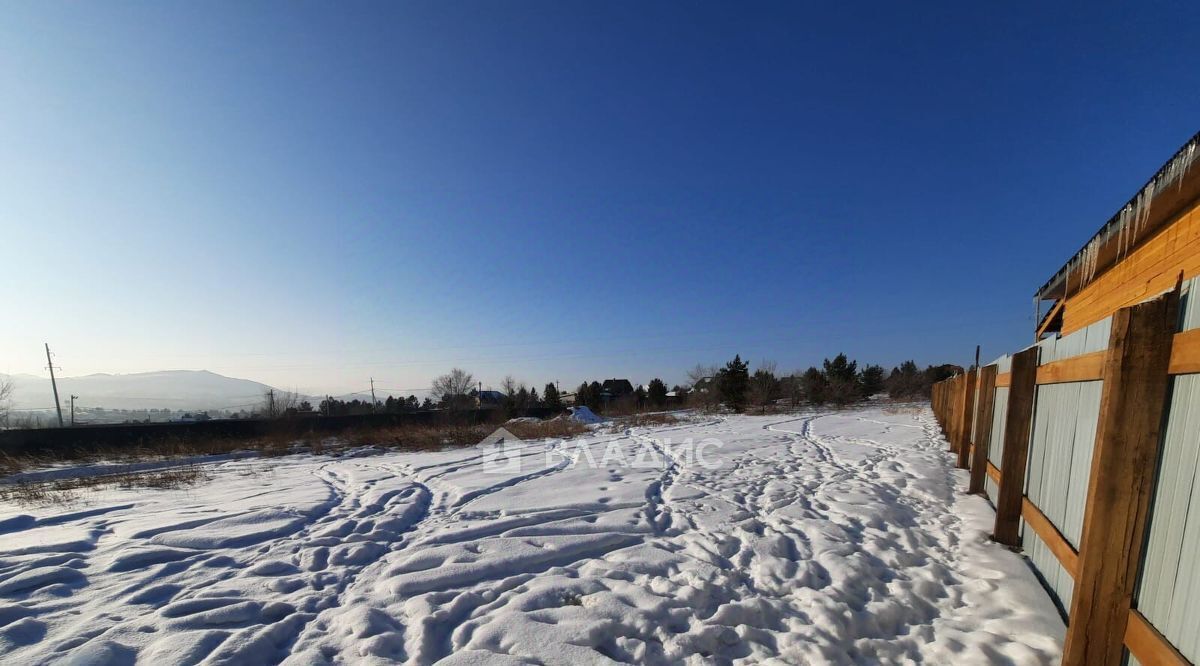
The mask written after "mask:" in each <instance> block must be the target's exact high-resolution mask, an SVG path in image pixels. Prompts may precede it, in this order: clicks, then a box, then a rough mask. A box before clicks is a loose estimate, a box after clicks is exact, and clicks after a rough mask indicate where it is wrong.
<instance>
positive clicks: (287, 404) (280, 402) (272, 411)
mask: <svg viewBox="0 0 1200 666" xmlns="http://www.w3.org/2000/svg"><path fill="white" fill-rule="evenodd" d="M299 403H300V394H299V393H296V392H295V391H276V390H275V389H267V390H266V391H264V392H263V402H262V415H263V416H265V417H266V418H269V419H277V418H280V417H282V416H286V415H287V413H288V410H294V409H296V406H297V405H298V404H299Z"/></svg>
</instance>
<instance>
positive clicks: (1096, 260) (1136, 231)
mask: <svg viewBox="0 0 1200 666" xmlns="http://www.w3.org/2000/svg"><path fill="white" fill-rule="evenodd" d="M1197 160H1200V133H1197V134H1195V135H1194V136H1192V138H1191V139H1189V140H1188V141H1187V143H1185V144H1184V145H1183V147H1182V148H1180V149H1179V150H1178V151H1176V153H1175V155H1173V156H1172V157H1171V159H1170V160H1167V163H1166V164H1164V165H1163V166H1162V168H1160V169H1159V170H1158V171H1157V172H1156V173H1155V174H1154V177H1152V178H1151V179H1150V181H1149V182H1147V183H1146V184H1145V185H1144V186H1142V188H1141V189H1140V190H1138V192H1137V194H1135V195H1134V196H1133V198H1132V199H1130V200H1129V202H1128V203H1126V204H1125V205H1124V206H1122V207H1121V209H1120V210H1118V211H1117V213H1116V214H1115V215H1113V216H1112V217H1111V218H1109V220H1108V222H1106V223H1104V226H1102V227H1100V230H1099V231H1097V232H1096V234H1095V235H1094V236H1092V237H1091V239H1089V240H1088V242H1087V243H1085V244H1084V246H1083V247H1082V248H1080V249H1079V251H1078V252H1076V253H1075V255H1074V256H1073V257H1071V259H1070V260H1069V261H1067V263H1066V264H1065V265H1063V267H1062V268H1060V269H1059V270H1058V272H1056V273H1055V274H1054V275H1052V276H1051V277H1050V279H1049V280H1047V281H1046V284H1044V285H1042V287H1041V288H1040V289H1038V290H1037V293H1036V294H1035V297H1036V298H1038V299H1039V300H1043V299H1061V298H1065V297H1067V296H1069V295H1071V294H1073V293H1076V292H1078V291H1079V289H1080V288H1082V287H1083V286H1085V285H1086V284H1087V283H1088V282H1090V281H1091V280H1092V278H1094V277H1096V276H1097V275H1099V274H1100V273H1102V272H1104V271H1105V270H1107V269H1108V268H1109V267H1111V266H1112V265H1113V264H1115V263H1117V262H1119V261H1121V260H1122V259H1124V258H1125V256H1126V255H1127V254H1129V252H1130V251H1131V250H1133V248H1134V247H1136V246H1137V245H1138V244H1139V243H1141V241H1143V240H1145V239H1147V238H1149V237H1150V236H1151V235H1153V233H1154V232H1156V231H1158V230H1159V229H1160V228H1162V227H1163V226H1164V225H1166V224H1168V223H1169V222H1170V221H1171V220H1173V219H1175V217H1176V216H1177V215H1178V214H1179V213H1180V212H1182V211H1183V209H1184V208H1185V207H1186V206H1187V205H1189V204H1191V203H1192V202H1193V201H1195V200H1196V199H1197V197H1200V169H1193V168H1192V167H1193V165H1194V164H1195V163H1196V161H1197Z"/></svg>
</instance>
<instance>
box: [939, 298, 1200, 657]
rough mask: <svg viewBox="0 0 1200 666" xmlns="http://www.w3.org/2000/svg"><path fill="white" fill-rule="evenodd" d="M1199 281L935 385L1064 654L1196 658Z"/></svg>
mask: <svg viewBox="0 0 1200 666" xmlns="http://www.w3.org/2000/svg"><path fill="white" fill-rule="evenodd" d="M1197 373H1200V278H1197V279H1193V280H1191V281H1190V282H1189V283H1186V284H1180V285H1178V286H1177V287H1176V289H1175V290H1174V291H1172V292H1168V293H1166V294H1163V295H1161V296H1159V297H1157V298H1155V299H1152V300H1149V301H1146V302H1144V303H1140V304H1137V305H1133V306H1130V307H1126V308H1123V309H1121V310H1119V311H1117V312H1116V313H1114V314H1113V315H1112V316H1111V317H1108V318H1106V319H1104V320H1101V321H1099V322H1096V323H1094V324H1092V325H1090V326H1088V327H1086V328H1083V329H1080V330H1078V331H1075V332H1073V333H1071V334H1070V335H1067V336H1059V337H1055V338H1051V339H1048V340H1043V341H1042V342H1039V343H1037V344H1035V345H1033V346H1031V347H1029V348H1027V349H1025V350H1022V351H1020V352H1017V353H1015V354H1013V355H1012V356H1004V357H1001V358H1000V359H997V361H996V362H994V363H992V364H990V365H987V366H985V367H983V368H977V369H973V370H972V371H970V372H967V373H965V374H962V375H958V376H955V377H951V378H949V379H947V380H945V381H942V382H939V383H938V384H936V385H935V386H934V389H933V396H932V406H933V410H934V413H935V415H936V417H937V419H938V422H939V423H940V424H941V426H942V429H943V431H944V432H945V434H946V439H947V440H948V441H949V443H950V449H951V452H952V453H955V454H957V456H958V464H959V466H961V467H967V468H969V469H970V470H971V481H970V486H969V491H970V492H972V493H978V494H982V495H985V496H986V497H988V499H989V500H990V501H991V502H992V503H993V505H994V506H995V508H996V519H995V524H994V526H993V538H994V539H995V540H996V541H998V542H1000V543H1003V544H1006V545H1009V546H1013V547H1021V548H1023V549H1024V551H1025V553H1026V554H1027V556H1028V557H1029V560H1030V563H1031V564H1032V565H1033V567H1034V568H1035V570H1037V571H1038V573H1039V575H1040V576H1041V578H1042V580H1043V583H1044V584H1045V585H1046V586H1047V588H1048V590H1049V591H1050V592H1051V593H1052V596H1054V597H1055V600H1056V602H1057V603H1058V604H1059V606H1060V609H1061V610H1062V611H1063V613H1064V615H1065V616H1066V619H1067V623H1068V629H1067V637H1066V642H1065V644H1064V648H1063V663H1064V664H1069V665H1071V666H1076V665H1079V666H1082V665H1084V664H1088V665H1091V664H1112V665H1114V666H1116V665H1118V664H1122V663H1124V662H1125V660H1126V659H1128V662H1129V663H1135V664H1173V665H1182V664H1192V663H1194V662H1196V661H1197V659H1198V657H1200V631H1197V628H1200V374H1197Z"/></svg>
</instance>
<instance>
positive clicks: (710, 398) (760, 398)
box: [688, 354, 962, 412]
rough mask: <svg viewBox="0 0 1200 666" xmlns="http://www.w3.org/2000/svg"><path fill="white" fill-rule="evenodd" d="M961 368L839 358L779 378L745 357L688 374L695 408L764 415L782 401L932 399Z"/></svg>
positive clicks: (771, 368) (770, 365) (771, 367)
mask: <svg viewBox="0 0 1200 666" xmlns="http://www.w3.org/2000/svg"><path fill="white" fill-rule="evenodd" d="M961 370H962V369H961V368H959V367H957V366H953V365H948V364H943V365H937V366H932V365H931V366H928V367H926V368H925V369H924V370H921V369H920V368H918V366H917V364H916V363H915V362H913V361H905V362H904V363H901V364H900V365H899V366H896V367H894V368H892V371H891V372H890V373H888V372H887V371H886V370H885V369H884V368H883V366H879V365H865V366H863V367H862V368H861V369H860V368H859V364H858V361H855V360H851V359H849V358H847V356H846V355H845V354H838V355H837V356H835V357H833V358H832V359H828V358H827V359H825V360H824V362H823V363H822V367H820V368H818V367H816V366H812V367H809V368H808V369H807V370H804V371H797V372H793V373H791V374H789V375H784V376H779V375H778V374H777V373H776V364H775V363H774V362H772V361H763V362H762V363H760V364H759V366H758V367H757V368H756V369H755V370H754V372H753V373H751V372H750V367H749V364H748V363H747V362H745V361H743V360H742V357H741V355H736V356H734V358H733V360H732V361H729V362H728V363H726V364H725V365H724V366H705V365H697V366H695V367H694V368H692V369H691V370H689V371H688V380H689V382H690V385H691V389H690V393H691V395H690V401H691V403H692V404H693V405H696V406H699V407H702V408H705V409H712V408H714V407H716V406H717V405H721V404H724V405H726V406H728V407H729V408H730V409H733V410H734V411H738V412H741V411H745V409H746V408H747V407H760V408H762V409H763V410H764V411H765V410H766V408H767V407H768V406H770V405H775V404H779V403H780V402H783V403H786V404H790V405H791V406H793V407H796V406H799V405H801V404H809V405H826V404H833V405H838V406H845V405H849V404H851V403H855V402H860V401H863V400H867V399H868V398H870V397H872V396H875V395H880V394H883V393H886V394H887V395H888V396H889V397H891V398H894V399H901V400H902V399H916V398H922V397H929V394H930V392H931V390H932V386H933V384H934V383H935V382H938V381H941V380H942V379H945V378H946V377H950V376H952V375H953V374H954V373H955V372H961Z"/></svg>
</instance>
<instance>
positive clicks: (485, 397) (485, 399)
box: [472, 391, 504, 409]
mask: <svg viewBox="0 0 1200 666" xmlns="http://www.w3.org/2000/svg"><path fill="white" fill-rule="evenodd" d="M472 394H474V396H475V401H476V404H478V405H479V406H480V407H482V408H485V409H488V408H491V407H499V406H500V405H502V404H504V394H503V393H501V392H499V391H472Z"/></svg>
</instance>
